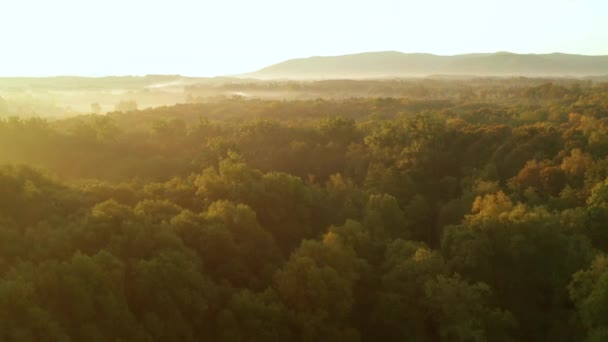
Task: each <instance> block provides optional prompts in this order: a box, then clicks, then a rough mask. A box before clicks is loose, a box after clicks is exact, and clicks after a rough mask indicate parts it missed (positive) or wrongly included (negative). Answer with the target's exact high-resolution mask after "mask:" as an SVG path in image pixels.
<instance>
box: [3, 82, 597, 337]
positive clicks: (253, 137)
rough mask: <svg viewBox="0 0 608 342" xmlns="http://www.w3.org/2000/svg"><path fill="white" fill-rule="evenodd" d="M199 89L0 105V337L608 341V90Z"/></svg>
mask: <svg viewBox="0 0 608 342" xmlns="http://www.w3.org/2000/svg"><path fill="white" fill-rule="evenodd" d="M205 87H206V86H196V85H195V84H192V85H188V86H187V87H186V88H184V89H183V91H184V97H188V101H183V103H180V104H175V105H166V106H155V107H154V108H142V109H139V110H138V109H136V107H131V108H125V109H124V110H117V111H110V112H108V113H107V114H99V113H84V114H79V115H72V116H70V117H62V118H60V119H59V118H48V117H45V116H44V115H27V116H17V115H10V113H8V114H6V115H3V116H0V340H2V341H236V342H238V341H243V342H244V341H248V342H249V341H309V342H312V341H606V340H607V339H608V254H607V253H608V83H605V82H602V81H601V80H580V79H534V78H477V79H432V78H427V79H420V80H375V81H374V80H359V81H348V80H343V81H339V80H334V81H315V82H295V81H294V82H288V81H284V82H274V81H273V82H270V81H268V82H253V81H251V82H250V81H240V83H235V82H232V81H230V82H227V83H225V84H221V85H214V87H215V88H214V89H216V90H217V89H220V90H222V92H221V94H224V95H222V96H218V94H219V93H213V94H212V96H207V95H208V94H207V93H206V92H205V89H206V88H205ZM224 91H230V92H232V91H234V92H248V93H255V92H257V93H259V94H266V93H283V94H292V95H293V96H290V97H285V96H283V97H267V96H240V95H234V96H233V95H230V93H224ZM226 94H228V95H226ZM294 94H295V95H294ZM87 101H89V100H88V99H87ZM0 104H1V103H0ZM0 111H1V108H0ZM0 114H2V113H0Z"/></svg>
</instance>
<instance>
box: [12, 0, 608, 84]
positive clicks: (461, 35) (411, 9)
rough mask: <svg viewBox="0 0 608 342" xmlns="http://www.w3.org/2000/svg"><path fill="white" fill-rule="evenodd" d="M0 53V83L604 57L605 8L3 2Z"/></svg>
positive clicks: (541, 2) (309, 1) (515, 2)
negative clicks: (387, 60)
mask: <svg viewBox="0 0 608 342" xmlns="http://www.w3.org/2000/svg"><path fill="white" fill-rule="evenodd" d="M0 44H1V45H0V76H26V75H29V76H45V75H87V76H100V75H144V74H151V73H157V74H161V73H162V74H184V75H193V76H214V75H223V74H234V73H242V72H247V71H253V70H256V69H259V68H261V67H264V66H267V65H269V64H272V63H276V62H279V61H282V60H285V59H289V58H296V57H308V56H313V55H339V54H347V53H354V52H363V51H378V50H397V51H403V52H430V53H435V54H447V55H450V54H458V53H467V52H494V51H511V52H519V53H546V52H556V51H559V52H567V53H580V54H594V55H600V54H606V55H608V0H500V1H498V0H496V1H494V0H400V1H397V0H395V1H391V0H374V1H357V0H348V1H342V0H335V1H334V0H304V1H299V0H298V1H293V0H213V1H209V0H198V1H196V0H170V1H164V0H163V1H157V0H147V1H143V0H142V1H139V0H52V1H51V0H2V1H1V3H0Z"/></svg>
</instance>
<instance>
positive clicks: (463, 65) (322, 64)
mask: <svg viewBox="0 0 608 342" xmlns="http://www.w3.org/2000/svg"><path fill="white" fill-rule="evenodd" d="M431 75H444V76H453V75H470V76H535V77H542V76H551V77H586V76H602V75H608V56H584V55H570V54H563V53H552V54H515V53H510V52H497V53H474V54H464V55H454V56H439V55H433V54H426V53H402V52H396V51H387V52H366V53H358V54H352V55H343V56H327V57H310V58H298V59H291V60H287V61H284V62H281V63H278V64H274V65H271V66H269V67H266V68H264V69H261V70H259V71H256V72H252V73H249V74H245V75H241V77H252V78H261V79H268V78H290V79H333V78H385V77H420V76H431Z"/></svg>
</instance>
